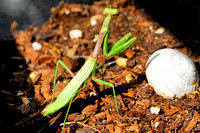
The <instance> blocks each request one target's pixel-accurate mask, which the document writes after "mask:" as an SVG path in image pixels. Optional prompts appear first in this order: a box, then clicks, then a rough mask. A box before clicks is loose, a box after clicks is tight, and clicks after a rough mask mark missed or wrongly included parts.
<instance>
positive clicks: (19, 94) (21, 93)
mask: <svg viewBox="0 0 200 133" xmlns="http://www.w3.org/2000/svg"><path fill="white" fill-rule="evenodd" d="M22 95H24V92H17V95H16V96H22Z"/></svg>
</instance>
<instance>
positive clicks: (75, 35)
mask: <svg viewBox="0 0 200 133" xmlns="http://www.w3.org/2000/svg"><path fill="white" fill-rule="evenodd" d="M82 34H83V32H82V31H81V30H78V29H75V30H71V31H70V32H69V36H70V38H71V39H78V38H80V37H82Z"/></svg>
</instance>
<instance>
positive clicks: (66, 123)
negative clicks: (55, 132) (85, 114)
mask: <svg viewBox="0 0 200 133" xmlns="http://www.w3.org/2000/svg"><path fill="white" fill-rule="evenodd" d="M69 124H79V125H82V126H84V127H89V128H92V129H93V130H95V131H97V132H99V133H101V131H100V130H98V129H96V128H94V127H92V126H89V125H86V124H84V123H81V122H65V125H69ZM60 126H63V123H61V124H60Z"/></svg>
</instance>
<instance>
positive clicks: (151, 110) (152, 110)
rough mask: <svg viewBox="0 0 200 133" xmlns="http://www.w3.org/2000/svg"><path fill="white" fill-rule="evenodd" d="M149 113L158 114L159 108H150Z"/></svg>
mask: <svg viewBox="0 0 200 133" xmlns="http://www.w3.org/2000/svg"><path fill="white" fill-rule="evenodd" d="M150 112H151V113H152V114H159V112H160V108H159V107H151V108H150Z"/></svg>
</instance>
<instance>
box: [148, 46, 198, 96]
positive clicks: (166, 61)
mask: <svg viewBox="0 0 200 133" xmlns="http://www.w3.org/2000/svg"><path fill="white" fill-rule="evenodd" d="M146 77H147V80H148V82H149V84H150V85H151V86H152V87H153V88H154V90H155V92H156V93H157V94H158V95H161V96H163V97H165V98H173V97H174V96H176V97H181V96H184V95H185V94H187V93H190V92H192V91H195V90H196V88H197V87H196V83H198V82H199V74H198V71H197V69H196V67H195V64H194V63H193V62H192V60H191V59H190V58H189V57H188V56H186V55H184V54H183V53H182V52H180V51H178V50H174V49H170V48H165V49H161V50H158V51H156V52H154V53H153V54H152V55H151V56H150V58H149V59H148V61H147V63H146Z"/></svg>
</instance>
